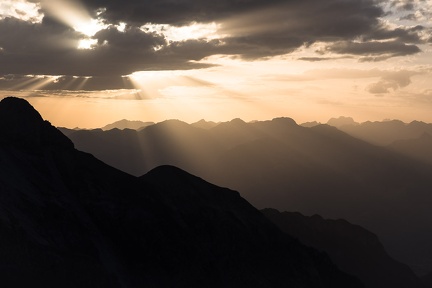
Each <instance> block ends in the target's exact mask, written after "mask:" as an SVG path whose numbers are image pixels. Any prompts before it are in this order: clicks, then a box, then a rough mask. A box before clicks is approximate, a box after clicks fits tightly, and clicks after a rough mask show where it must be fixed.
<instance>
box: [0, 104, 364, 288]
mask: <svg viewBox="0 0 432 288" xmlns="http://www.w3.org/2000/svg"><path fill="white" fill-rule="evenodd" d="M0 123H1V124H0V125H1V126H0V133H1V135H2V137H1V142H0V173H1V175H2V176H1V178H0V233H1V237H0V247H1V248H0V276H1V283H2V286H3V287H360V286H361V285H360V284H359V282H358V280H356V279H354V278H353V277H351V276H347V275H346V274H344V273H342V272H340V271H339V270H338V269H337V268H336V266H335V265H333V264H332V263H331V262H330V260H329V258H328V257H327V256H326V255H324V254H322V253H319V252H317V251H316V250H314V249H312V248H307V247H305V246H303V245H301V244H300V243H299V242H298V241H297V240H294V239H293V238H291V237H289V236H287V235H285V234H283V233H282V232H281V231H280V230H278V229H277V228H276V227H275V226H274V225H273V224H271V223H270V222H269V221H268V220H267V219H266V218H265V217H264V216H263V215H262V214H261V213H260V212H259V211H257V210H256V209H255V208H253V207H252V206H251V205H250V204H249V203H247V202H246V201H245V200H244V199H243V198H241V197H240V196H239V194H238V193H237V192H234V191H232V190H229V189H226V188H219V187H217V186H215V185H212V184H209V183H207V182H205V181H203V180H201V179H199V178H197V177H194V176H192V175H190V174H188V173H186V172H184V171H182V170H180V169H178V168H174V167H170V166H164V167H159V168H157V169H155V170H153V171H151V172H150V173H148V174H147V175H145V176H143V177H141V179H139V178H136V177H133V176H130V175H128V174H125V173H123V172H121V171H118V170H116V169H114V168H111V167H109V166H107V165H106V164H104V163H102V162H100V161H99V160H97V159H95V158H94V157H93V156H92V155H90V154H87V153H83V152H80V151H77V150H75V149H74V147H73V144H72V143H71V142H70V141H69V139H67V138H66V137H65V136H63V135H62V134H61V133H60V132H59V131H58V130H57V129H55V128H54V127H52V126H51V125H50V124H49V123H48V122H46V121H43V120H42V118H41V117H40V115H39V114H38V113H37V112H36V111H35V110H34V109H33V108H32V107H31V106H30V105H29V104H28V103H27V102H26V101H24V100H21V99H18V98H6V99H4V100H2V101H1V102H0Z"/></svg>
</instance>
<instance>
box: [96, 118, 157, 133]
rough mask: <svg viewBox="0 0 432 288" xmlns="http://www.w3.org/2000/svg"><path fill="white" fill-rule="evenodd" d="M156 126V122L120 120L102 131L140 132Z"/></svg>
mask: <svg viewBox="0 0 432 288" xmlns="http://www.w3.org/2000/svg"><path fill="white" fill-rule="evenodd" d="M153 124H155V123H154V122H143V121H130V120H126V119H123V120H119V121H116V122H114V123H111V124H108V125H105V126H104V127H102V128H101V129H102V130H104V131H105V130H111V129H120V130H123V129H133V130H140V129H142V128H144V127H147V126H150V125H153Z"/></svg>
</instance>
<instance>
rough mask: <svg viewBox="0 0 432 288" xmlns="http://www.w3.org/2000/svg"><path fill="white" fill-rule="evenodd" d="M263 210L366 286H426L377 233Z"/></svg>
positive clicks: (293, 214)
mask: <svg viewBox="0 0 432 288" xmlns="http://www.w3.org/2000/svg"><path fill="white" fill-rule="evenodd" d="M261 212H262V213H263V214H264V215H265V216H266V217H267V218H268V219H270V220H271V221H272V222H273V223H275V224H276V225H277V226H278V227H279V228H280V229H281V230H282V231H284V232H286V233H287V234H289V235H291V236H293V237H295V238H297V239H299V240H300V241H302V242H303V243H305V244H306V245H310V246H311V247H314V248H316V249H318V250H320V251H324V252H326V253H328V255H329V256H330V258H331V259H332V261H334V263H336V264H337V265H338V266H339V267H340V268H341V269H342V270H343V271H345V272H347V273H350V274H352V275H355V276H357V277H358V278H359V279H361V280H362V281H363V283H364V284H365V287H367V288H381V287H393V288H409V287H412V288H414V287H423V286H422V283H421V282H420V279H419V278H418V277H417V276H416V275H415V274H414V273H413V272H412V271H411V270H410V269H409V268H408V266H406V265H404V264H401V263H399V262H397V261H395V260H394V259H392V258H391V257H390V256H389V255H388V254H387V253H386V251H385V250H384V247H383V246H382V244H381V243H380V242H379V240H378V238H377V237H376V235H374V234H373V233H371V232H369V231H367V230H366V229H364V228H362V227H360V226H357V225H353V224H350V223H349V222H347V221H345V220H325V219H323V218H322V217H320V216H318V215H314V216H311V217H307V216H303V215H302V214H300V213H294V212H282V213H281V212H279V211H277V210H275V209H264V210H261Z"/></svg>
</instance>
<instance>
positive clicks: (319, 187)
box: [69, 118, 432, 273]
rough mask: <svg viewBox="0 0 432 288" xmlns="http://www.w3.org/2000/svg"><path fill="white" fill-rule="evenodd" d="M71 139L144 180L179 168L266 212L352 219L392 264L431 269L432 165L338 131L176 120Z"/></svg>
mask: <svg viewBox="0 0 432 288" xmlns="http://www.w3.org/2000/svg"><path fill="white" fill-rule="evenodd" d="M359 126H361V125H359ZM69 137H70V138H71V139H72V141H73V142H74V143H75V145H76V147H77V148H78V149H81V150H83V151H86V152H90V153H93V154H94V155H95V156H96V157H98V158H99V159H101V160H103V161H105V162H106V163H108V164H111V165H114V166H115V167H116V168H119V169H121V170H123V171H126V172H128V173H131V174H134V175H137V176H138V175H141V174H143V173H145V172H147V171H149V170H151V169H152V168H154V167H156V166H158V165H163V164H169V165H175V166H178V167H181V168H183V169H185V170H187V171H190V172H191V173H193V174H197V175H200V176H201V177H203V178H204V179H206V180H208V181H210V182H212V183H216V184H218V185H221V186H224V187H230V188H232V189H234V190H237V191H240V192H241V193H242V196H243V197H245V198H246V199H247V200H248V201H250V202H251V203H252V204H253V205H254V206H255V207H258V208H265V207H274V208H277V209H279V210H284V211H300V212H301V213H304V214H305V215H312V214H315V213H318V214H320V215H322V216H323V217H326V218H344V219H347V220H348V221H350V222H352V223H356V224H359V225H362V226H363V227H365V228H367V229H368V230H370V231H372V232H374V233H376V234H377V235H378V236H379V237H380V239H381V241H382V242H383V244H384V246H385V247H386V249H387V250H388V251H389V253H390V255H392V257H394V258H396V259H397V260H399V261H401V262H404V263H407V264H409V265H410V266H411V267H412V268H413V269H415V271H416V272H418V273H421V272H422V271H423V272H424V271H425V270H426V271H430V270H432V265H431V263H430V261H428V259H430V258H432V247H431V246H430V243H431V242H432V230H431V229H430V227H432V211H431V210H430V206H431V205H432V194H431V193H430V187H432V167H431V166H429V165H427V164H424V163H420V162H418V161H415V160H412V159H409V158H407V157H405V156H402V155H399V154H397V153H394V152H392V151H389V150H388V149H385V148H383V147H377V146H375V145H371V144H368V143H366V142H364V141H361V140H358V139H356V138H354V137H352V136H349V135H347V134H346V133H344V132H341V131H339V130H338V129H336V128H334V127H331V126H328V125H318V126H315V127H312V128H305V127H301V126H298V125H297V124H296V123H295V122H294V121H293V120H292V119H290V118H276V119H273V120H271V121H258V122H253V123H245V122H244V121H242V120H240V119H234V120H233V121H229V122H224V123H220V124H219V125H217V126H215V127H214V128H211V129H200V128H196V127H192V126H191V125H188V124H186V123H184V122H180V121H178V120H170V121H165V122H162V123H158V124H156V125H152V126H149V127H146V128H144V129H143V130H141V131H138V132H136V131H132V132H131V131H126V130H124V131H120V130H117V131H114V130H112V131H111V132H109V131H106V132H103V131H101V130H94V131H78V132H75V133H72V134H70V136H69Z"/></svg>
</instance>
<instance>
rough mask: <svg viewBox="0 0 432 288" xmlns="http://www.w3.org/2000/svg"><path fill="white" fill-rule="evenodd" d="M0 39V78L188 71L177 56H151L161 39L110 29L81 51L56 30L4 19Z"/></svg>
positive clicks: (72, 37)
mask: <svg viewBox="0 0 432 288" xmlns="http://www.w3.org/2000/svg"><path fill="white" fill-rule="evenodd" d="M0 35H2V37H0V47H2V51H1V52H0V75H4V74H24V75H26V74H38V75H40V74H42V75H77V76H108V75H111V76H112V75H117V76H120V75H127V74H130V73H132V72H134V71H139V70H156V69H188V68H191V67H192V66H193V65H192V64H190V63H188V61H189V59H186V58H185V57H181V55H180V56H179V57H177V55H167V54H164V55H162V53H161V52H159V53H158V52H156V51H155V49H154V47H155V46H158V45H163V44H166V41H165V39H164V38H163V37H162V36H160V35H156V34H153V33H145V32H143V31H141V30H139V29H138V28H133V27H132V28H130V29H128V30H127V31H126V32H125V33H122V32H119V31H118V30H117V29H115V28H108V29H106V30H102V31H100V32H98V33H97V34H96V35H95V38H96V39H97V40H98V41H99V45H97V47H95V49H87V50H86V49H77V46H78V43H79V40H80V39H81V38H82V37H83V36H82V35H81V34H79V33H77V32H74V31H73V30H72V29H70V28H67V27H64V26H61V25H59V24H51V23H50V24H46V23H40V24H38V23H36V24H32V23H28V22H25V21H21V20H17V19H14V18H6V19H4V20H0ZM162 56H163V57H162ZM202 66H203V65H198V64H196V65H194V66H193V67H202Z"/></svg>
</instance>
